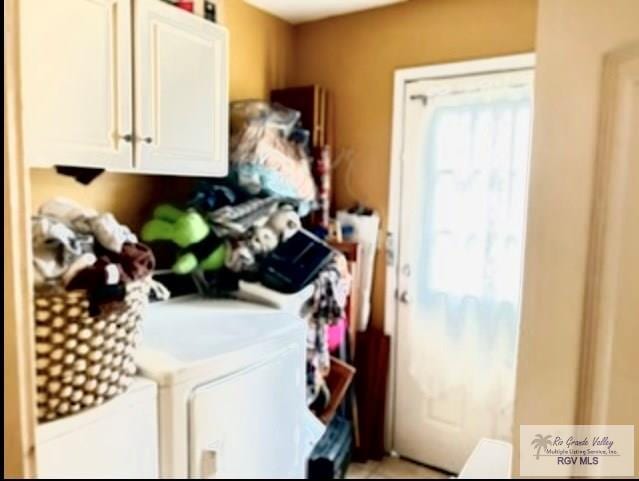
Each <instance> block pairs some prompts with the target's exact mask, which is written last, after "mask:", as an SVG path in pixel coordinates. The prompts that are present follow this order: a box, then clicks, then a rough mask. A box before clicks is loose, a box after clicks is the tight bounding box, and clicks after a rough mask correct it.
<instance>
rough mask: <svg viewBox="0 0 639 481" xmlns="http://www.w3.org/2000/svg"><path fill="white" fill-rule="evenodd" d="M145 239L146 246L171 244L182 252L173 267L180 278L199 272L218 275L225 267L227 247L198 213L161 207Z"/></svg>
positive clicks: (156, 212) (155, 211) (147, 228)
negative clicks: (150, 243) (214, 272)
mask: <svg viewBox="0 0 639 481" xmlns="http://www.w3.org/2000/svg"><path fill="white" fill-rule="evenodd" d="M142 239H144V241H145V242H154V241H159V240H163V241H171V242H173V243H174V244H176V245H178V246H179V247H181V248H182V250H181V252H180V253H179V254H178V258H177V260H176V261H175V263H174V264H173V267H172V270H173V272H175V273H176V274H189V273H191V272H193V271H194V270H196V269H199V270H202V271H215V270H218V269H220V268H221V267H223V266H224V260H225V258H226V245H225V244H224V243H223V242H222V241H221V240H220V239H219V238H218V237H217V236H216V235H215V234H213V233H212V232H211V228H210V227H209V225H208V224H207V222H206V220H205V219H204V218H203V217H202V216H201V215H200V214H199V213H197V212H196V211H183V210H181V209H178V208H177V207H174V206H172V205H169V204H162V205H159V206H158V207H157V208H156V209H155V210H154V212H153V219H152V220H150V221H149V222H147V223H146V224H145V225H144V227H143V228H142Z"/></svg>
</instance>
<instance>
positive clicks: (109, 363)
mask: <svg viewBox="0 0 639 481" xmlns="http://www.w3.org/2000/svg"><path fill="white" fill-rule="evenodd" d="M150 285H151V279H150V278H148V279H143V280H137V281H133V282H130V283H129V284H127V286H126V294H125V298H124V300H123V301H119V302H111V303H108V304H104V305H102V306H100V309H99V313H98V314H97V315H94V314H93V313H92V312H91V310H90V302H89V297H88V293H87V291H84V290H77V291H68V292H59V291H57V292H53V291H46V290H37V291H36V293H35V299H34V303H35V320H36V328H35V337H36V342H35V349H36V386H37V415H38V421H39V422H44V421H51V420H53V419H56V418H60V417H63V416H67V415H69V414H74V413H77V412H79V411H82V410H83V409H87V408H90V407H92V406H98V405H100V404H102V403H104V402H105V401H106V400H108V399H111V398H113V397H115V396H117V395H118V394H121V393H123V392H124V391H126V389H127V387H128V385H129V384H130V382H131V379H132V376H133V375H134V374H135V370H136V369H135V364H134V361H133V352H134V348H135V344H136V340H137V339H136V338H137V334H138V332H139V327H140V322H141V320H142V315H143V312H144V309H145V308H146V305H147V303H148V293H149V289H150Z"/></svg>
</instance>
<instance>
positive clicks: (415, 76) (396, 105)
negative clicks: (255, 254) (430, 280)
mask: <svg viewBox="0 0 639 481" xmlns="http://www.w3.org/2000/svg"><path fill="white" fill-rule="evenodd" d="M534 67H535V54H534V53H522V54H515V55H505V56H499V57H491V58H484V59H478V60H468V61H462V62H452V63H444V64H436V65H427V66H423V67H411V68H404V69H397V70H395V74H394V85H393V118H392V134H391V151H390V160H391V162H390V178H389V189H388V192H389V195H388V214H387V220H386V240H385V242H386V274H385V280H386V292H385V305H384V332H385V333H386V334H387V335H388V336H389V337H390V339H391V343H390V349H391V351H390V369H389V373H388V376H389V382H388V390H387V394H386V396H387V402H386V417H385V419H386V421H385V426H384V430H385V436H384V440H385V448H386V450H387V451H389V452H393V450H394V447H395V446H394V439H393V436H394V435H393V432H394V424H395V416H394V412H395V380H396V376H395V369H396V357H397V352H396V351H397V350H396V345H397V339H396V337H397V336H396V332H397V308H398V302H397V295H396V292H397V278H398V276H399V266H398V262H397V259H398V254H399V252H398V250H399V230H400V226H399V223H400V213H401V200H400V191H401V174H402V158H403V152H402V149H403V145H402V144H403V139H404V116H405V111H404V96H405V90H406V85H407V84H409V83H411V82H415V81H419V80H427V79H442V78H448V77H460V76H466V75H478V74H487V73H496V72H507V71H512V70H521V69H532V68H534Z"/></svg>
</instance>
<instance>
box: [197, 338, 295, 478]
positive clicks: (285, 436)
mask: <svg viewBox="0 0 639 481" xmlns="http://www.w3.org/2000/svg"><path fill="white" fill-rule="evenodd" d="M302 346H303V341H302V339H301V338H300V342H299V343H296V344H295V345H291V346H290V347H289V348H285V349H284V350H282V351H280V352H279V354H276V355H274V356H273V357H271V359H270V360H265V361H264V362H263V363H261V364H259V365H256V366H253V367H250V368H247V369H245V370H243V371H240V372H238V373H236V374H232V375H230V376H227V377H225V378H222V379H220V380H218V381H214V382H212V383H210V384H207V385H204V386H202V387H199V388H197V389H196V390H195V391H194V392H193V394H192V395H191V397H190V401H189V458H190V461H189V464H190V466H189V477H191V478H222V479H237V478H248V479H251V478H252V479H257V478H263V479H270V478H273V479H275V478H280V479H281V478H299V477H300V476H301V475H303V473H304V461H305V460H304V456H305V447H304V434H303V429H302V428H303V425H302V419H303V417H302V416H303V413H304V409H305V399H304V396H305V395H304V391H305V390H304V352H303V351H304V350H303V347H302Z"/></svg>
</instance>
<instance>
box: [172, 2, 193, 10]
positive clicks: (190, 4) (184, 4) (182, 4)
mask: <svg viewBox="0 0 639 481" xmlns="http://www.w3.org/2000/svg"><path fill="white" fill-rule="evenodd" d="M175 5H176V6H177V7H178V8H181V9H183V10H186V11H187V12H191V13H193V0H178V2H177V3H176V4H175Z"/></svg>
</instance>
